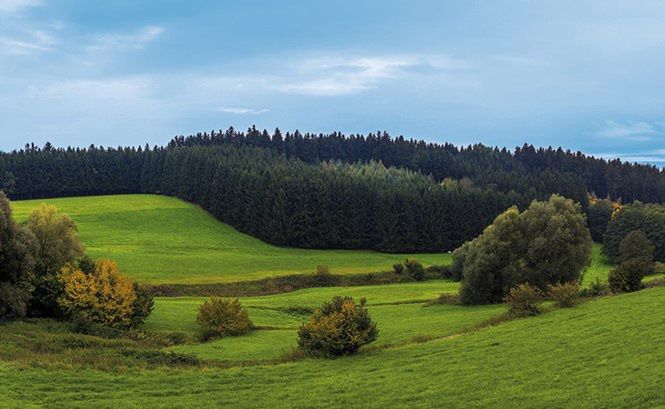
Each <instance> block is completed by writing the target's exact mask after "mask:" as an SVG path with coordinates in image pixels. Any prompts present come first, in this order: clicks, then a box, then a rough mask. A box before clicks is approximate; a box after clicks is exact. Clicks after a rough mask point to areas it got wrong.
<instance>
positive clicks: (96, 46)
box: [87, 26, 165, 52]
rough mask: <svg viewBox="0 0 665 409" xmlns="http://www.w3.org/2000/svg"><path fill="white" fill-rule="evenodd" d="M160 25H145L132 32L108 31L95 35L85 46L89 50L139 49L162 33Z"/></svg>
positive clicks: (162, 29)
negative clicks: (93, 39)
mask: <svg viewBox="0 0 665 409" xmlns="http://www.w3.org/2000/svg"><path fill="white" fill-rule="evenodd" d="M164 31H165V29H164V28H163V27H160V26H147V27H143V28H142V29H140V30H139V31H138V32H135V33H132V34H126V33H110V34H103V35H100V36H97V38H96V39H95V41H94V43H93V44H92V45H90V46H88V47H87V50H88V51H89V52H100V51H108V50H140V49H142V48H144V47H145V46H146V45H147V44H149V43H151V42H153V41H155V40H156V39H157V38H159V36H161V35H162V34H163V33H164Z"/></svg>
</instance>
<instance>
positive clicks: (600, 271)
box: [582, 243, 614, 287]
mask: <svg viewBox="0 0 665 409" xmlns="http://www.w3.org/2000/svg"><path fill="white" fill-rule="evenodd" d="M602 248H603V246H602V244H600V243H594V244H593V253H592V258H591V265H590V266H589V267H588V268H587V269H586V271H585V272H584V277H583V281H582V286H583V287H588V286H589V284H591V283H592V282H594V281H596V278H599V279H600V281H607V276H608V275H609V274H610V270H612V269H613V268H614V264H613V263H612V262H611V261H610V260H609V259H608V258H607V257H606V256H605V255H604V254H603V253H602V251H601V250H602Z"/></svg>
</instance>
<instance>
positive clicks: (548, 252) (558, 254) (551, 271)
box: [460, 195, 592, 304]
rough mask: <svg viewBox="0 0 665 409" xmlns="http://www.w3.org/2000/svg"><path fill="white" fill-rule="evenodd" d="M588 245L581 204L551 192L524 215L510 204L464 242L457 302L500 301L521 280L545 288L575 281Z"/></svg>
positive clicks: (587, 256) (584, 263)
mask: <svg viewBox="0 0 665 409" xmlns="http://www.w3.org/2000/svg"><path fill="white" fill-rule="evenodd" d="M591 247H592V242H591V236H590V234H589V230H588V229H587V228H586V224H585V219H584V216H583V214H582V213H581V211H580V207H579V205H575V204H574V203H573V202H572V201H571V200H569V199H564V198H562V197H561V196H557V195H553V196H552V197H551V198H550V200H549V201H547V202H537V201H534V202H533V203H532V204H531V205H530V206H529V208H528V209H527V210H525V211H524V212H522V213H520V212H519V210H518V209H516V208H511V209H509V210H507V211H506V212H504V213H503V214H501V215H500V216H499V217H497V218H496V220H495V221H494V223H492V224H491V225H490V226H489V227H487V228H486V229H485V231H484V232H483V233H482V234H481V235H480V236H479V237H478V238H476V239H474V240H473V241H471V242H470V243H469V244H468V249H467V250H466V253H465V256H464V262H463V280H462V287H461V290H460V298H461V301H462V302H463V303H464V304H483V303H493V302H500V301H501V300H502V299H503V298H504V297H505V296H506V294H507V293H508V291H509V290H510V289H511V288H513V287H516V286H518V285H519V284H522V283H528V284H529V285H531V286H534V287H536V288H538V289H539V290H541V291H546V290H547V286H548V285H550V284H555V283H567V282H578V281H579V280H580V278H581V273H582V271H583V270H584V268H585V267H586V266H587V265H588V264H589V261H590V258H591Z"/></svg>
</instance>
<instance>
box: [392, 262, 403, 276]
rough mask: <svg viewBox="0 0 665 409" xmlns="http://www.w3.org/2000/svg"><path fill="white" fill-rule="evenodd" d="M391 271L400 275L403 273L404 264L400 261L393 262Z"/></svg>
mask: <svg viewBox="0 0 665 409" xmlns="http://www.w3.org/2000/svg"><path fill="white" fill-rule="evenodd" d="M393 271H394V272H395V274H398V275H401V274H403V273H404V264H402V263H395V264H393Z"/></svg>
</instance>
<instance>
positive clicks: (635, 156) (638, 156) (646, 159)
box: [589, 149, 665, 166]
mask: <svg viewBox="0 0 665 409" xmlns="http://www.w3.org/2000/svg"><path fill="white" fill-rule="evenodd" d="M589 155H590V156H595V157H597V158H603V159H607V160H613V159H621V160H624V161H627V162H638V163H651V164H660V166H663V165H665V149H656V150H653V151H644V152H633V153H618V152H613V153H591V154H589Z"/></svg>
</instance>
